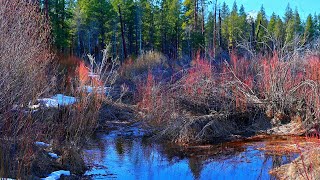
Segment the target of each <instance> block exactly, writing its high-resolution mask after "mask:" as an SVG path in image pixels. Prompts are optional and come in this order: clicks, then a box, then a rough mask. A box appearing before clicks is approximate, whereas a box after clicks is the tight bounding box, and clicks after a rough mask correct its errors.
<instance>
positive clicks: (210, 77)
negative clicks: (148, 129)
mask: <svg viewBox="0 0 320 180" xmlns="http://www.w3.org/2000/svg"><path fill="white" fill-rule="evenodd" d="M289 57H290V58H288V59H286V60H284V59H281V58H280V57H279V55H278V53H277V52H274V53H273V54H272V55H270V56H266V57H260V58H255V59H245V58H244V57H238V56H237V55H236V54H235V53H232V54H231V58H230V63H227V62H226V61H225V63H221V64H215V65H210V63H209V61H207V60H205V59H202V58H200V56H199V55H198V56H196V58H195V59H194V60H193V61H192V63H191V65H192V66H191V67H190V68H189V69H187V70H183V73H180V74H181V75H182V76H181V77H180V79H179V80H176V81H175V82H174V83H172V82H170V83H171V84H170V83H166V82H158V83H155V82H154V81H153V80H152V79H153V76H152V74H151V73H150V72H149V75H148V78H147V79H148V80H147V83H145V84H140V86H139V88H138V91H140V92H138V93H139V94H143V98H141V102H140V107H142V108H144V109H149V110H150V109H152V111H149V112H152V113H153V114H154V115H155V114H156V113H154V112H155V111H157V107H158V106H159V103H158V102H160V100H159V99H162V100H161V102H162V103H164V104H162V105H161V106H162V107H166V106H167V107H168V108H169V107H170V108H172V107H175V108H176V110H168V109H167V110H163V109H161V111H165V112H170V113H173V114H179V113H182V112H183V111H180V110H181V108H182V109H183V106H185V104H186V103H191V104H193V105H192V106H193V107H199V108H208V109H209V111H211V110H213V109H217V110H220V111H224V112H231V113H234V112H245V111H251V110H254V109H263V110H266V109H268V108H271V109H272V112H273V115H272V117H273V116H276V115H277V114H276V113H280V114H282V115H281V116H279V117H284V116H289V117H291V118H292V119H302V121H306V120H308V121H309V122H310V121H312V122H314V123H315V122H317V119H319V118H320V98H319V96H318V94H319V93H320V86H319V83H320V71H319V69H320V60H319V57H318V56H312V55H310V56H307V55H305V56H289ZM174 77H175V78H176V77H179V76H177V75H176V74H174ZM160 84H161V88H160ZM159 89H161V90H159ZM164 89H166V90H164ZM155 92H156V93H155ZM159 97H161V98H159ZM163 99H167V100H166V101H163ZM168 99H171V100H168ZM181 99H183V101H180V100H181ZM150 102H153V103H150ZM169 102H170V103H173V105H172V104H170V106H169V105H168V104H166V103H169ZM304 103H305V104H304ZM141 104H143V105H144V106H141ZM155 105H157V106H155ZM217 107H218V108H217ZM249 107H250V109H248V108H249ZM212 108H213V109H212ZM252 108H253V109H252ZM301 108H302V109H301ZM179 109H180V110H179ZM191 109H192V108H191ZM193 109H195V108H193ZM278 115H279V114H278ZM297 116H299V117H297ZM155 119H157V118H155ZM280 120H281V119H280ZM164 121H168V120H164ZM160 122H161V121H160Z"/></svg>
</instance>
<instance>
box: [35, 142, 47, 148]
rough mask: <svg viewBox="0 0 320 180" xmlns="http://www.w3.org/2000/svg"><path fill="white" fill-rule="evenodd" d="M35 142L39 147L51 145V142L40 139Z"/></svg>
mask: <svg viewBox="0 0 320 180" xmlns="http://www.w3.org/2000/svg"><path fill="white" fill-rule="evenodd" d="M35 144H36V145H37V146H39V147H49V146H50V144H47V143H44V142H40V141H37V142H35Z"/></svg>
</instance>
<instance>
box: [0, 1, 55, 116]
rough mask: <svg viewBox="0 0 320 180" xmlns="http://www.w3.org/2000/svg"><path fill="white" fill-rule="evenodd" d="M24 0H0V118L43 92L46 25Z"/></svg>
mask: <svg viewBox="0 0 320 180" xmlns="http://www.w3.org/2000/svg"><path fill="white" fill-rule="evenodd" d="M38 11H39V8H38V7H37V6H36V5H34V4H32V3H28V2H27V1H19V0H13V1H0V29H1V31H0V37H1V40H0V89H1V92H0V119H1V120H3V119H4V116H6V113H7V112H9V111H10V110H11V109H12V108H13V107H12V106H13V105H17V106H22V105H24V106H25V105H27V104H28V102H29V101H30V100H35V99H36V98H37V97H39V96H41V95H43V94H45V93H46V92H47V91H48V89H47V87H48V86H47V85H48V83H47V79H46V76H45V73H46V67H47V65H48V63H49V62H50V60H51V57H52V55H51V53H50V46H49V37H50V27H49V25H48V22H46V20H45V18H44V17H43V16H42V15H40V13H39V12H38Z"/></svg>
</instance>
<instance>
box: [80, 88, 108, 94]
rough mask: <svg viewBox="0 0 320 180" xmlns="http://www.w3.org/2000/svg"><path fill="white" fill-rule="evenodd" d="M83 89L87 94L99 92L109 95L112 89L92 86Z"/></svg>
mask: <svg viewBox="0 0 320 180" xmlns="http://www.w3.org/2000/svg"><path fill="white" fill-rule="evenodd" d="M83 89H84V90H85V91H86V92H87V93H92V92H97V93H99V94H109V92H110V89H111V87H108V86H107V87H101V86H98V87H92V86H84V87H83Z"/></svg>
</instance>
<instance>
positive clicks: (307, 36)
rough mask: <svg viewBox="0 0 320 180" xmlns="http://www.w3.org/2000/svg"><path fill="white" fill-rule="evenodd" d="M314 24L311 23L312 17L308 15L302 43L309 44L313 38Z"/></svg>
mask: <svg viewBox="0 0 320 180" xmlns="http://www.w3.org/2000/svg"><path fill="white" fill-rule="evenodd" d="M314 33H315V24H314V22H313V18H312V15H311V14H309V16H308V17H307V21H306V26H305V31H304V41H305V42H310V41H312V40H313V38H314Z"/></svg>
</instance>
